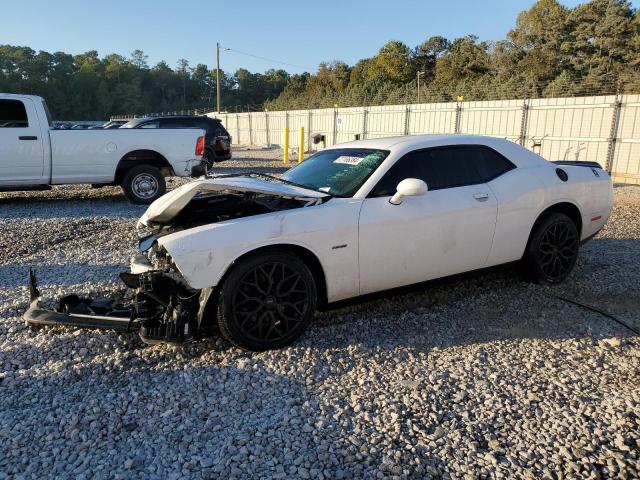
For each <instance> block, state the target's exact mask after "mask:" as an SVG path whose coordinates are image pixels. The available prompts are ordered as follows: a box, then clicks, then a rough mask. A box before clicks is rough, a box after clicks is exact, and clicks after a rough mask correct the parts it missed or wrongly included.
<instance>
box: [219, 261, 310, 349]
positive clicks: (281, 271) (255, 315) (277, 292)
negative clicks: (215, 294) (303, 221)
mask: <svg viewBox="0 0 640 480" xmlns="http://www.w3.org/2000/svg"><path fill="white" fill-rule="evenodd" d="M316 303H317V290H316V283H315V281H314V278H313V275H312V274H311V272H310V271H309V268H308V267H307V266H306V265H305V264H304V263H303V262H302V261H301V260H300V259H299V258H298V257H296V256H295V255H292V254H288V253H265V254H261V255H256V256H254V257H250V258H248V259H246V260H244V261H242V262H241V263H239V264H238V265H237V266H235V267H234V268H233V270H232V271H231V273H230V274H229V276H228V277H227V279H226V280H225V281H224V283H223V285H222V288H221V290H220V297H219V299H218V326H219V327H220V332H221V333H222V334H223V335H224V337H225V338H226V339H227V340H229V341H230V342H231V343H233V344H234V345H236V346H237V347H240V348H242V349H245V350H250V351H254V352H261V351H265V350H271V349H276V348H282V347H284V346H286V345H289V344H290V343H292V342H293V341H294V340H296V339H297V338H298V337H300V335H302V332H303V331H304V330H305V328H306V327H307V325H308V324H309V322H310V321H311V318H312V317H313V314H314V313H315V310H316Z"/></svg>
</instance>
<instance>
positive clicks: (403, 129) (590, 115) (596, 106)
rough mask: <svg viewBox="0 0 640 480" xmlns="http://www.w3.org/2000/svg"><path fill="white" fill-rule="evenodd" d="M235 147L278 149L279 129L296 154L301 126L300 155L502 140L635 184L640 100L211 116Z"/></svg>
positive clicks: (639, 179)
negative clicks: (356, 145)
mask: <svg viewBox="0 0 640 480" xmlns="http://www.w3.org/2000/svg"><path fill="white" fill-rule="evenodd" d="M209 115H210V116H217V117H218V118H220V119H222V122H223V123H224V125H225V126H226V128H227V130H228V131H229V133H230V134H231V135H232V136H233V137H234V144H236V145H238V144H240V145H262V146H271V145H282V143H283V142H282V138H283V133H284V129H285V127H288V128H289V131H290V138H289V145H290V146H291V148H293V149H295V150H297V149H298V148H299V145H298V129H299V128H300V127H304V129H305V142H306V144H305V145H303V148H304V149H305V151H311V150H314V149H317V148H322V145H321V144H320V145H313V143H312V141H311V136H312V135H313V134H316V133H321V134H324V135H325V138H326V145H327V146H330V145H335V144H338V143H343V142H347V141H351V140H354V139H356V138H361V139H364V138H376V137H387V136H393V135H413V134H422V133H434V134H437V133H468V134H478V135H491V136H496V137H503V138H506V139H509V140H511V141H513V142H516V143H519V144H520V145H523V146H524V147H526V148H528V149H530V150H533V151H534V152H536V153H538V154H540V155H541V156H542V157H544V158H546V159H548V160H590V161H596V162H599V163H600V164H601V165H602V166H603V167H605V168H607V170H608V171H609V172H610V173H611V175H612V177H613V179H614V181H616V182H624V183H635V184H640V95H620V96H615V95H611V96H597V97H569V98H543V99H528V100H498V101H481V102H455V103H428V104H412V105H385V106H374V107H355V108H335V109H333V108H325V109H316V110H292V111H278V112H251V113H221V114H219V115H216V114H215V113H211V114H209Z"/></svg>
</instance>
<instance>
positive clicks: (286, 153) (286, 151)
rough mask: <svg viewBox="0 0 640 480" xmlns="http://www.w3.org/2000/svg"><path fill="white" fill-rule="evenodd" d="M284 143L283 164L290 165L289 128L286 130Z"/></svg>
mask: <svg viewBox="0 0 640 480" xmlns="http://www.w3.org/2000/svg"><path fill="white" fill-rule="evenodd" d="M282 143H283V146H282V148H283V149H284V158H283V159H282V163H289V129H288V128H287V127H285V129H284V141H283V142H282Z"/></svg>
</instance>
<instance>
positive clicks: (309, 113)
mask: <svg viewBox="0 0 640 480" xmlns="http://www.w3.org/2000/svg"><path fill="white" fill-rule="evenodd" d="M311 115H312V113H311V110H307V152H310V151H311Z"/></svg>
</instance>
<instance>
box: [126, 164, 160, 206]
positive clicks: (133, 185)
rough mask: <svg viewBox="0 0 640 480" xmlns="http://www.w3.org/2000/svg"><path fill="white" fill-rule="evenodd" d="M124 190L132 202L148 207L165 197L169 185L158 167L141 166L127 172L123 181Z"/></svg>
mask: <svg viewBox="0 0 640 480" xmlns="http://www.w3.org/2000/svg"><path fill="white" fill-rule="evenodd" d="M122 190H123V191H124V194H125V195H126V196H127V198H128V199H129V200H131V202H133V203H137V204H139V205H146V204H149V203H151V202H153V201H154V200H155V199H156V198H158V197H161V196H162V195H164V193H165V192H166V191H167V185H166V183H165V181H164V177H163V176H162V174H161V173H160V170H158V169H157V168H156V167H152V166H151V165H139V166H137V167H133V168H131V169H130V170H129V171H127V173H126V174H125V176H124V178H123V179H122Z"/></svg>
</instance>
